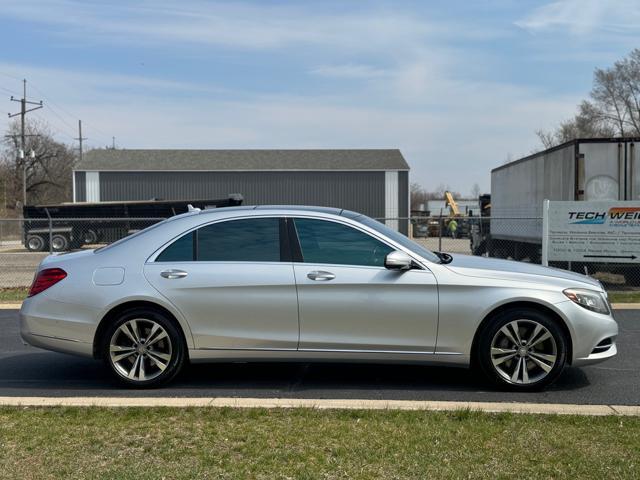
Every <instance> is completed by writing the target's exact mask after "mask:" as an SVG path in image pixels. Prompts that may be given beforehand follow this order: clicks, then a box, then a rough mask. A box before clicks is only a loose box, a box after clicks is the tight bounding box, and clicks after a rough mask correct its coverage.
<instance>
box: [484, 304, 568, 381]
mask: <svg viewBox="0 0 640 480" xmlns="http://www.w3.org/2000/svg"><path fill="white" fill-rule="evenodd" d="M477 361H478V363H479V365H480V367H481V368H482V370H483V372H484V373H485V375H486V376H487V378H489V379H490V380H491V381H492V382H493V383H495V384H497V385H498V386H500V387H503V388H507V389H510V390H520V391H533V390H539V389H541V388H544V387H546V386H547V385H549V384H551V383H552V382H553V381H554V380H556V379H557V378H558V376H559V375H560V373H561V372H562V370H563V368H564V366H565V364H566V361H567V340H566V338H565V335H564V333H563V331H562V329H561V328H560V327H559V326H558V324H557V322H556V321H555V320H554V319H552V318H550V317H549V316H548V315H545V314H544V313H542V312H539V311H536V310H528V309H518V310H509V311H506V312H503V313H501V314H499V315H497V316H496V317H495V318H494V319H492V320H491V321H490V322H489V324H488V325H487V326H486V328H484V330H483V331H482V332H481V333H480V337H479V342H478V348H477Z"/></svg>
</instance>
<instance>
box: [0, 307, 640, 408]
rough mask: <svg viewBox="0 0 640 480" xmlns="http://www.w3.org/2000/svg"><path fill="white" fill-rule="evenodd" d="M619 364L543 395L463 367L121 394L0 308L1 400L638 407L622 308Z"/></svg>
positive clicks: (268, 372) (197, 380)
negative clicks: (491, 381) (24, 332)
mask: <svg viewBox="0 0 640 480" xmlns="http://www.w3.org/2000/svg"><path fill="white" fill-rule="evenodd" d="M615 317H616V319H617V320H618V322H619V324H620V335H619V337H618V351H619V354H618V356H617V357H616V358H614V359H611V360H609V361H607V362H604V363H601V364H598V365H594V366H589V367H582V368H573V367H570V368H568V369H566V370H565V372H564V373H563V375H562V376H561V377H560V378H559V379H558V381H557V382H556V383H555V384H554V385H552V386H551V387H550V388H549V389H547V390H545V391H543V392H537V393H526V394H524V393H512V392H501V391H495V390H492V389H491V388H490V387H489V386H488V385H486V384H485V383H484V382H483V381H482V379H480V378H477V377H475V376H474V375H473V374H472V373H471V372H470V371H468V370H466V369H458V368H444V367H426V366H424V367H423V366H413V365H411V366H408V365H372V364H327V363H315V364H307V363H304V364H302V363H271V364H264V363H261V364H221V363H215V364H206V365H203V364H198V365H191V366H188V367H187V368H186V369H185V371H184V372H183V373H182V374H181V375H180V376H179V377H178V378H177V379H176V380H175V381H174V382H173V383H171V384H170V385H168V386H166V387H164V388H161V389H155V390H127V389H123V388H120V387H119V386H118V384H117V383H116V382H115V381H114V380H113V379H112V378H111V377H110V376H109V374H108V372H107V370H106V368H105V367H104V366H103V365H102V363H100V362H98V361H94V360H90V359H84V358H80V357H74V356H71V355H64V354H59V353H53V352H47V351H44V350H39V349H37V348H34V347H30V346H25V345H23V344H22V342H21V340H20V335H19V328H18V312H17V311H16V310H0V396H44V397H61V396H89V397H100V396H109V397H114V396H129V397H142V396H147V397H248V398H331V399H383V400H446V401H466V402H536V403H565V404H607V405H611V404H613V405H640V369H639V366H640V310H618V311H616V312H615Z"/></svg>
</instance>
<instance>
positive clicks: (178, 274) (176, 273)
mask: <svg viewBox="0 0 640 480" xmlns="http://www.w3.org/2000/svg"><path fill="white" fill-rule="evenodd" d="M187 275H189V274H188V273H187V272H185V271H184V270H175V269H171V270H164V271H162V272H160V276H161V277H164V278H171V279H173V278H184V277H186V276H187Z"/></svg>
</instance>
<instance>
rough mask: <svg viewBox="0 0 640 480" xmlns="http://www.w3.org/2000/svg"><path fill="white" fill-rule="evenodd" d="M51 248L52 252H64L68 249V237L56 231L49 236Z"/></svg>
mask: <svg viewBox="0 0 640 480" xmlns="http://www.w3.org/2000/svg"><path fill="white" fill-rule="evenodd" d="M51 249H52V250H53V251H54V252H66V251H67V250H69V238H68V237H67V236H66V235H64V234H61V233H56V234H55V235H53V236H52V237H51Z"/></svg>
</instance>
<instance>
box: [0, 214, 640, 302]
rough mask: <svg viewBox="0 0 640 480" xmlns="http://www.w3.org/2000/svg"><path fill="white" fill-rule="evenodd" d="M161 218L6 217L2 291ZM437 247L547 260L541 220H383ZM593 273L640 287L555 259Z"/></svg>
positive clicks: (625, 268) (639, 278)
mask: <svg viewBox="0 0 640 480" xmlns="http://www.w3.org/2000/svg"><path fill="white" fill-rule="evenodd" d="M161 220H163V219H161V218H92V219H87V218H83V219H44V220H40V219H38V220H21V219H0V290H2V289H10V288H20V287H28V286H29V285H30V284H31V281H32V279H33V274H34V272H35V269H36V267H37V265H38V264H39V263H40V261H41V260H42V259H43V258H44V257H46V256H47V255H49V254H50V253H56V252H64V251H70V250H78V249H84V248H96V247H99V246H101V245H105V244H109V243H111V242H113V241H115V240H118V239H120V238H122V237H125V236H127V235H129V234H131V233H133V232H135V231H138V230H141V229H143V228H146V227H148V226H150V225H153V224H154V223H157V222H159V221H161ZM379 220H380V221H382V222H384V223H386V224H387V225H388V226H390V227H392V228H396V229H399V230H400V231H401V232H406V233H408V235H409V236H410V237H412V238H413V239H414V240H415V241H416V242H417V243H419V244H421V245H422V246H424V247H426V248H427V249H429V250H432V251H442V252H448V253H452V254H456V253H457V254H465V255H480V256H486V257H494V258H504V259H511V260H519V261H524V262H531V263H538V264H539V263H541V242H542V241H541V239H542V219H541V218H502V217H501V218H495V217H493V218H489V217H438V216H436V217H423V216H420V217H412V218H386V219H379ZM551 266H554V267H558V268H563V269H568V270H572V271H575V272H579V273H587V274H589V275H591V276H593V277H595V278H597V279H599V280H600V281H602V283H603V284H604V285H605V287H606V288H607V289H609V290H612V291H625V290H640V264H621V263H594V262H590V263H578V262H573V263H572V262H555V263H551Z"/></svg>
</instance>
